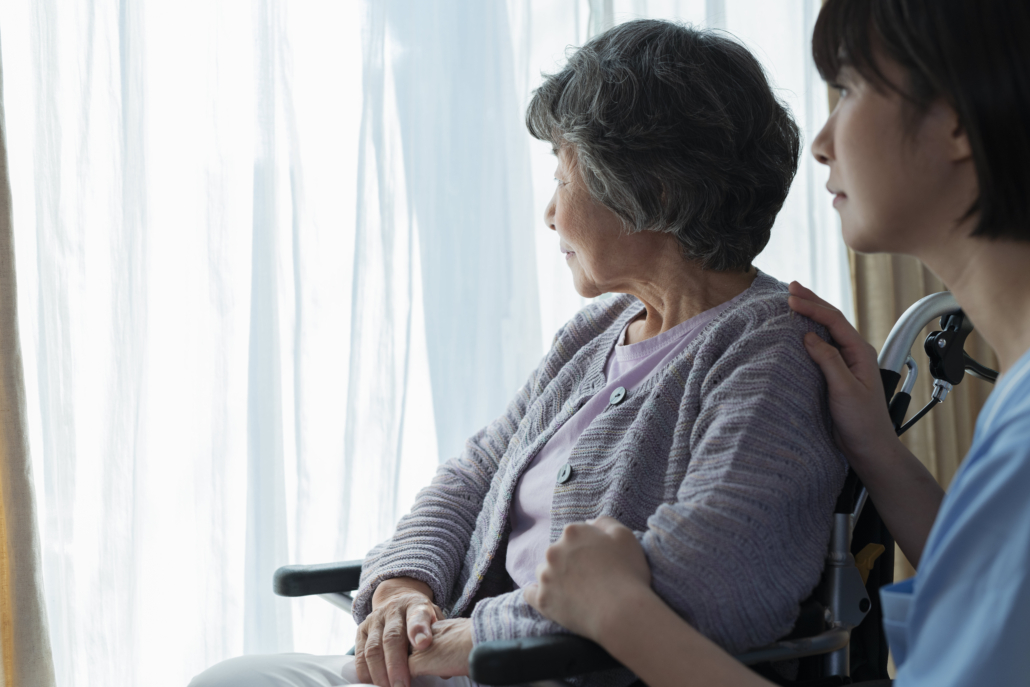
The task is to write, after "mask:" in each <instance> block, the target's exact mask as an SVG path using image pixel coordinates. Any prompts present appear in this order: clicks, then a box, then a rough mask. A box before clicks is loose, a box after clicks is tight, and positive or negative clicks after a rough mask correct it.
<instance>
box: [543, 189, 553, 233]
mask: <svg viewBox="0 0 1030 687" xmlns="http://www.w3.org/2000/svg"><path fill="white" fill-rule="evenodd" d="M544 224H546V225H547V228H548V229H550V230H551V231H554V196H551V200H549V201H548V202H547V207H546V208H544Z"/></svg>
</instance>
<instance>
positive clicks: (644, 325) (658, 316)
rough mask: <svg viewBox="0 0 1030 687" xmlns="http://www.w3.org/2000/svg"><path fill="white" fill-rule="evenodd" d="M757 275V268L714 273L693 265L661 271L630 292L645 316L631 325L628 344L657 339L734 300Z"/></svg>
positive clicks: (627, 337) (635, 285) (627, 334)
mask: <svg viewBox="0 0 1030 687" xmlns="http://www.w3.org/2000/svg"><path fill="white" fill-rule="evenodd" d="M756 276H758V270H756V269H755V268H754V267H752V268H750V269H748V270H747V271H746V272H736V271H733V272H713V271H711V270H702V269H699V268H697V267H696V266H693V265H692V266H691V267H690V268H689V269H682V268H680V269H661V268H659V269H658V270H657V271H656V273H655V274H654V275H653V277H652V278H649V279H647V280H644V281H641V282H639V283H638V284H634V286H633V288H632V290H627V292H628V293H631V294H632V295H634V296H636V297H637V298H638V299H640V301H641V302H642V303H643V304H644V308H645V314H644V316H643V317H642V318H640V319H637V320H636V321H634V322H633V323H632V324H630V326H629V329H628V330H627V332H626V343H638V342H640V341H644V340H646V339H650V338H651V337H653V336H658V335H659V334H661V333H662V332H667V331H669V330H670V329H672V328H673V327H675V326H676V325H678V324H681V323H683V322H686V321H687V320H689V319H690V318H692V317H696V316H697V315H700V314H701V313H703V312H705V311H706V310H710V309H712V308H715V307H717V306H719V305H722V304H723V303H725V302H726V301H729V300H732V299H733V298H735V297H737V296H738V295H740V294H741V293H743V292H744V291H746V290H747V288H748V287H749V286H751V282H753V281H754V280H755V277H756Z"/></svg>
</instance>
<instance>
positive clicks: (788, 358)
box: [472, 300, 846, 651]
mask: <svg viewBox="0 0 1030 687" xmlns="http://www.w3.org/2000/svg"><path fill="white" fill-rule="evenodd" d="M781 302H782V303H785V300H783V301H781ZM784 308H785V305H784ZM784 308H774V311H778V312H772V313H769V312H761V310H762V308H760V307H759V308H757V309H755V310H752V311H751V312H750V316H752V317H753V318H754V319H755V320H757V322H755V323H753V325H752V326H749V327H746V328H745V331H744V333H743V334H742V335H741V336H740V337H739V338H738V339H736V340H735V341H733V342H732V343H731V344H730V345H729V346H726V347H723V346H721V345H717V346H713V347H712V350H713V351H716V352H715V353H713V354H711V359H708V360H702V359H701V358H702V357H704V355H705V354H704V353H703V352H702V353H700V354H699V359H698V360H697V361H696V362H695V365H694V370H695V373H697V374H701V375H702V376H703V381H702V382H701V383H700V384H698V385H696V386H697V389H696V390H694V391H692V390H691V389H693V385H690V384H688V385H687V387H688V390H687V392H685V394H684V397H683V400H682V403H681V410H680V418H681V422H680V424H679V425H678V426H677V428H676V430H675V431H676V437H675V438H674V441H673V446H672V453H673V454H675V453H676V452H686V453H687V454H689V461H690V462H689V467H688V470H687V474H686V476H685V477H684V479H683V482H682V484H681V485H680V488H679V491H678V494H677V500H676V502H675V503H671V504H663V505H661V506H660V507H659V508H658V509H657V511H656V512H655V513H654V514H653V515H651V516H650V517H649V518H648V521H647V529H646V531H644V532H638V533H637V536H638V538H639V539H640V541H641V544H642V546H643V548H644V551H645V554H646V556H647V559H648V562H649V564H650V566H651V574H652V578H653V582H652V586H653V588H654V589H655V591H656V592H657V593H658V594H659V595H660V596H661V597H662V598H663V599H664V600H665V601H666V603H668V604H669V605H670V606H671V607H672V608H674V609H675V610H676V611H677V612H678V613H679V614H680V615H681V616H682V617H684V618H685V619H686V620H687V621H688V622H690V623H691V624H692V625H694V626H695V627H696V628H697V629H699V630H700V631H701V632H702V633H704V634H705V635H707V636H708V637H710V638H712V639H713V640H714V641H716V642H717V643H719V644H720V645H722V646H723V647H725V648H726V649H727V650H729V651H740V650H744V649H747V648H750V647H754V646H759V645H762V644H766V643H768V642H771V641H774V640H775V639H777V638H779V637H781V636H783V635H784V634H786V633H787V632H788V631H789V629H790V627H791V625H792V624H793V622H794V620H795V618H796V617H797V613H798V608H799V603H800V602H801V601H802V600H804V599H805V598H806V597H807V596H808V595H809V594H810V593H811V591H812V589H813V588H814V586H815V585H816V583H817V582H818V580H819V576H820V573H821V571H822V568H823V561H824V558H825V555H826V546H827V544H828V541H829V530H830V527H829V525H830V520H831V514H832V511H833V506H834V503H835V501H836V497H837V494H838V493H839V491H840V489H841V487H842V485H843V482H844V476H845V473H846V463H845V461H844V458H843V456H842V455H841V454H840V453H839V451H838V450H837V449H836V447H835V445H834V443H833V440H832V436H831V425H830V419H829V410H828V407H827V405H826V389H825V382H824V379H823V377H822V374H821V373H820V371H819V370H818V368H817V367H816V366H815V364H814V363H813V362H812V361H811V358H810V357H809V356H808V353H807V352H806V351H805V349H804V346H803V344H802V339H803V337H804V334H805V332H807V331H816V325H815V324H814V323H812V322H811V321H809V320H807V319H805V318H801V317H798V316H791V315H788V314H786V313H783V312H782V310H783V309H784ZM820 334H821V335H822V336H824V337H825V332H822V331H820ZM692 374H693V373H692ZM698 394H699V395H700V398H699V397H698ZM698 404H700V414H699V415H698V416H697V419H696V421H694V422H690V421H689V420H685V419H684V418H692V417H693V415H694V413H695V412H697V407H698ZM672 457H674V456H672ZM598 602H599V603H603V600H599V601H598ZM472 623H473V638H474V641H475V642H476V643H477V644H478V643H480V642H483V641H488V640H494V639H512V638H516V637H525V636H538V635H543V634H555V633H562V632H567V630H565V629H563V628H562V627H561V626H559V625H557V624H556V623H553V622H551V621H550V620H547V619H546V618H544V617H543V616H541V615H540V614H539V613H538V612H537V611H536V610H534V609H533V608H532V607H530V606H529V605H528V604H527V603H526V602H525V600H524V598H523V595H522V591H521V590H515V591H513V592H511V593H508V594H502V595H500V596H497V597H493V598H488V599H483V600H482V601H480V602H479V604H478V605H477V606H476V607H475V609H474V611H473V613H472Z"/></svg>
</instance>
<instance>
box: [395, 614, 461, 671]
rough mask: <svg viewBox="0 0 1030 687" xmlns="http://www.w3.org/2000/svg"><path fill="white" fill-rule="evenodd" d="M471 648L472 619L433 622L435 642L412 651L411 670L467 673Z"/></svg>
mask: <svg viewBox="0 0 1030 687" xmlns="http://www.w3.org/2000/svg"><path fill="white" fill-rule="evenodd" d="M471 651H472V621H471V620H469V619H468V618H455V619H453V620H440V621H438V622H436V623H433V643H432V644H431V645H429V648H427V649H419V650H416V651H415V652H413V653H412V654H411V656H410V657H409V658H408V670H409V671H411V674H412V675H438V676H440V677H454V676H456V675H468V674H469V652H471Z"/></svg>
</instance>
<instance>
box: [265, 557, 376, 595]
mask: <svg viewBox="0 0 1030 687" xmlns="http://www.w3.org/2000/svg"><path fill="white" fill-rule="evenodd" d="M361 563H362V562H361V561H343V562H341V563H321V564H319V565H284V566H283V567H281V568H279V569H278V570H276V571H275V576H274V577H273V578H272V589H273V590H275V593H276V594H278V595H279V596H311V595H313V594H332V593H334V592H352V591H354V590H355V589H357V588H358V583H359V581H360V580H361Z"/></svg>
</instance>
